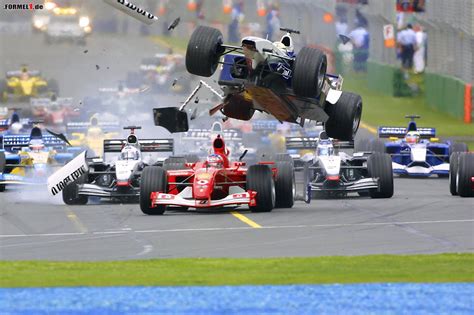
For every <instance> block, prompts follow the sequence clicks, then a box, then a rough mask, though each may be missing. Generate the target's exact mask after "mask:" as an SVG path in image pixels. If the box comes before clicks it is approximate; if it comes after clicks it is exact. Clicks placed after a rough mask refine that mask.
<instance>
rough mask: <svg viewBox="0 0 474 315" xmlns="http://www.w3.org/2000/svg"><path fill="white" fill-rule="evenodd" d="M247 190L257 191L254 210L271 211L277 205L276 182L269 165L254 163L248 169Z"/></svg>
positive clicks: (251, 207) (251, 209) (251, 208)
mask: <svg viewBox="0 0 474 315" xmlns="http://www.w3.org/2000/svg"><path fill="white" fill-rule="evenodd" d="M247 190H253V191H256V192H257V196H256V199H257V200H256V201H257V204H256V205H255V206H249V208H250V211H252V212H270V211H272V210H273V208H274V207H275V182H274V180H273V174H272V170H271V169H270V168H269V167H268V166H267V165H252V166H250V167H249V168H248V170H247Z"/></svg>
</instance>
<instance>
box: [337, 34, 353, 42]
mask: <svg viewBox="0 0 474 315" xmlns="http://www.w3.org/2000/svg"><path fill="white" fill-rule="evenodd" d="M339 38H340V39H341V41H342V43H343V44H344V45H345V44H347V43H348V42H350V41H351V38H350V37H349V36H346V35H342V34H339Z"/></svg>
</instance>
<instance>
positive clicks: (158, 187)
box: [140, 166, 168, 215]
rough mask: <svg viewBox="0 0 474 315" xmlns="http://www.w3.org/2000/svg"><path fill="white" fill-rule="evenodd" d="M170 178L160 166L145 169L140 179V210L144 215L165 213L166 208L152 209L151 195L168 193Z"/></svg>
mask: <svg viewBox="0 0 474 315" xmlns="http://www.w3.org/2000/svg"><path fill="white" fill-rule="evenodd" d="M167 187H168V178H167V174H166V170H165V169H163V168H162V167H159V166H147V167H145V168H144V169H143V172H142V176H141V179H140V209H141V210H142V212H143V213H144V214H148V215H161V214H163V213H165V210H166V206H165V205H158V206H155V207H152V204H151V193H152V192H162V193H164V192H166V191H167Z"/></svg>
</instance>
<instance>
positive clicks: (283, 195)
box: [275, 160, 296, 208]
mask: <svg viewBox="0 0 474 315" xmlns="http://www.w3.org/2000/svg"><path fill="white" fill-rule="evenodd" d="M276 167H277V176H276V181H275V193H276V200H275V207H276V208H291V207H293V204H294V203H295V194H296V183H295V171H294V167H293V160H291V161H283V162H277V163H276Z"/></svg>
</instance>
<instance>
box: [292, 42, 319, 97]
mask: <svg viewBox="0 0 474 315" xmlns="http://www.w3.org/2000/svg"><path fill="white" fill-rule="evenodd" d="M327 65H328V61H327V58H326V55H325V54H324V53H323V52H322V51H321V50H319V49H316V48H311V47H303V48H302V49H301V50H300V52H299V53H298V56H297V57H296V60H295V65H294V67H293V78H292V81H293V91H294V92H295V94H296V96H300V97H312V98H313V97H318V96H319V95H320V94H321V91H322V89H323V86H324V80H325V78H326V69H327Z"/></svg>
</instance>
